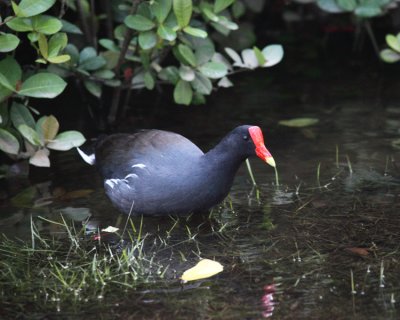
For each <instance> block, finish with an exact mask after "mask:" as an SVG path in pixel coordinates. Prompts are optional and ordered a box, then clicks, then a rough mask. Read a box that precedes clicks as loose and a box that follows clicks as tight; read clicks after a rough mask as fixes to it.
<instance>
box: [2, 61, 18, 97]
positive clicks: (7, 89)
mask: <svg viewBox="0 0 400 320" xmlns="http://www.w3.org/2000/svg"><path fill="white" fill-rule="evenodd" d="M21 76H22V70H21V67H20V66H19V64H18V62H17V61H16V60H15V59H14V58H12V57H10V56H8V57H6V58H4V59H3V60H1V61H0V101H2V100H4V99H5V98H6V97H8V96H9V95H10V94H11V93H12V92H13V91H15V90H16V87H17V83H18V82H19V81H20V80H21Z"/></svg>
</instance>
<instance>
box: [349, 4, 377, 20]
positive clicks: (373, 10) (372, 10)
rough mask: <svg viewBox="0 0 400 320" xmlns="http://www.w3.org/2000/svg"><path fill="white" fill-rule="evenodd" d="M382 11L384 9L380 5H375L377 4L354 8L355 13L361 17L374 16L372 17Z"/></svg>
mask: <svg viewBox="0 0 400 320" xmlns="http://www.w3.org/2000/svg"><path fill="white" fill-rule="evenodd" d="M382 13H383V11H382V9H381V8H380V7H379V6H378V5H375V6H373V5H369V6H368V5H364V6H358V7H357V8H356V9H355V10H354V14H355V15H356V16H357V17H361V18H372V17H376V16H379V15H380V14H382Z"/></svg>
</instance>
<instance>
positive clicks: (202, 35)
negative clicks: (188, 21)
mask: <svg viewBox="0 0 400 320" xmlns="http://www.w3.org/2000/svg"><path fill="white" fill-rule="evenodd" d="M183 31H184V32H185V33H187V34H190V35H191V36H193V37H198V38H207V36H208V34H207V32H205V31H204V30H202V29H198V28H192V27H191V26H187V27H185V28H183Z"/></svg>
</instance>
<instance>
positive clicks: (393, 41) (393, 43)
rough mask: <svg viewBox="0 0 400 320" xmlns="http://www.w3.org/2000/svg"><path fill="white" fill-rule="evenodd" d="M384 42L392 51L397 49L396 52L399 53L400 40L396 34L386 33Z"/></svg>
mask: <svg viewBox="0 0 400 320" xmlns="http://www.w3.org/2000/svg"><path fill="white" fill-rule="evenodd" d="M386 43H387V44H388V46H389V47H390V48H392V49H393V50H394V51H397V52H399V53H400V42H399V39H398V38H397V37H396V36H394V35H392V34H388V35H387V36H386Z"/></svg>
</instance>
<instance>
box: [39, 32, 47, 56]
mask: <svg viewBox="0 0 400 320" xmlns="http://www.w3.org/2000/svg"><path fill="white" fill-rule="evenodd" d="M38 42H39V51H40V54H41V55H42V56H43V58H45V59H47V57H48V56H49V45H48V43H47V38H46V36H45V35H44V34H43V33H40V34H39V40H38Z"/></svg>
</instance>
